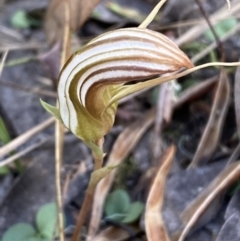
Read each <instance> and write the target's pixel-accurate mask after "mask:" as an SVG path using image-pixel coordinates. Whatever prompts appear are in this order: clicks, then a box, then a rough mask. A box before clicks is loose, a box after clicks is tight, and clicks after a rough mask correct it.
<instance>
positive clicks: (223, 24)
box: [204, 18, 238, 41]
mask: <svg viewBox="0 0 240 241" xmlns="http://www.w3.org/2000/svg"><path fill="white" fill-rule="evenodd" d="M237 24H238V22H237V19H236V18H228V19H224V20H222V21H220V22H219V23H218V24H216V25H215V26H214V30H215V31H216V34H217V35H218V36H219V37H223V36H224V35H225V34H226V33H227V32H228V31H229V30H231V29H232V28H234V27H235V26H236V25H237ZM204 36H205V37H206V38H207V39H209V40H211V41H214V40H215V38H214V36H213V34H212V31H211V30H210V29H209V30H207V31H206V32H205V33H204Z"/></svg>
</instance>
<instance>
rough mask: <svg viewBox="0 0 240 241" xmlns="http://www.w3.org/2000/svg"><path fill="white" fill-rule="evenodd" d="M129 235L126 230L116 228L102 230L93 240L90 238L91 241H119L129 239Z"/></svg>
mask: <svg viewBox="0 0 240 241" xmlns="http://www.w3.org/2000/svg"><path fill="white" fill-rule="evenodd" d="M129 236H130V235H129V233H128V232H127V230H124V229H122V228H117V227H109V228H106V229H104V230H102V231H101V232H100V233H99V234H98V235H96V236H95V237H94V238H91V239H90V240H91V241H113V240H114V241H121V240H125V239H127V238H129Z"/></svg>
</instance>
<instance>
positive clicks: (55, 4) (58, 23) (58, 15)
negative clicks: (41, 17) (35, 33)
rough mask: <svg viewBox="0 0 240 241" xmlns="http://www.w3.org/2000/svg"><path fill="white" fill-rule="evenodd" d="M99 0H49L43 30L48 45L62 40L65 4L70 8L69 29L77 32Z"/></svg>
mask: <svg viewBox="0 0 240 241" xmlns="http://www.w3.org/2000/svg"><path fill="white" fill-rule="evenodd" d="M99 2H100V0H91V1H89V0H81V1H79V0H68V1H65V0H51V2H50V4H49V7H48V10H47V14H46V22H45V29H46V32H47V37H48V40H49V42H50V43H54V42H56V41H58V40H60V39H62V36H63V31H64V26H65V20H64V18H63V17H62V13H63V12H64V8H65V3H69V6H70V28H71V30H77V29H78V28H79V27H80V26H81V25H82V24H83V23H84V22H85V21H86V20H87V18H88V16H89V15H90V14H91V12H92V11H93V9H94V7H95V6H96V5H97V4H98V3H99Z"/></svg>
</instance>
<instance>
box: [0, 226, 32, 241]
mask: <svg viewBox="0 0 240 241" xmlns="http://www.w3.org/2000/svg"><path fill="white" fill-rule="evenodd" d="M35 235H36V231H35V230H34V228H33V226H32V225H30V224H28V223H18V224H15V225H13V226H11V227H10V228H9V229H8V230H7V231H6V232H5V233H4V235H3V238H2V241H26V240H28V239H29V238H31V237H34V236H35Z"/></svg>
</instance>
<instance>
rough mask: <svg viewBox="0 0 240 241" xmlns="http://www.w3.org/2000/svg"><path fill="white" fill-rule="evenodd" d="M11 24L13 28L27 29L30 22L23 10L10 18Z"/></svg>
mask: <svg viewBox="0 0 240 241" xmlns="http://www.w3.org/2000/svg"><path fill="white" fill-rule="evenodd" d="M11 24H12V26H13V27H15V28H21V29H25V28H29V27H30V26H31V21H30V20H29V18H28V16H27V13H26V12H25V11H23V10H18V11H17V12H15V14H14V15H13V16H12V18H11Z"/></svg>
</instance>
